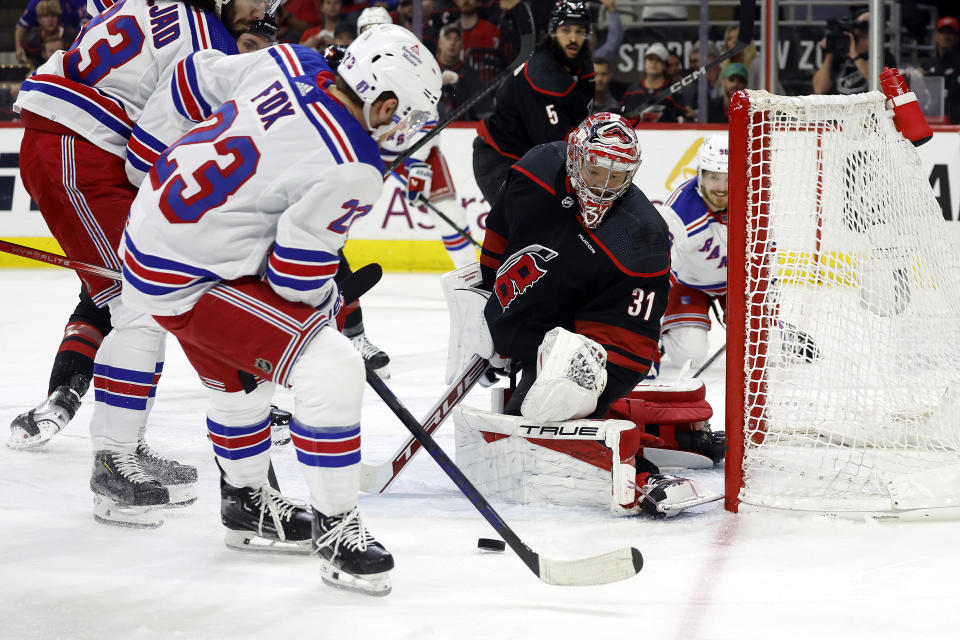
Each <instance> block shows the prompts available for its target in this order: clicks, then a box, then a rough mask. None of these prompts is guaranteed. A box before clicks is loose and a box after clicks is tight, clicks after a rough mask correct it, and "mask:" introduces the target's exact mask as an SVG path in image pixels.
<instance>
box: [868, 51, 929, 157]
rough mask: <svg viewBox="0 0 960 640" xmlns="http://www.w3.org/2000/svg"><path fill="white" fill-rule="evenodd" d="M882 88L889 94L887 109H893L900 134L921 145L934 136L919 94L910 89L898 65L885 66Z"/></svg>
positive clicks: (894, 122) (882, 74) (881, 76)
mask: <svg viewBox="0 0 960 640" xmlns="http://www.w3.org/2000/svg"><path fill="white" fill-rule="evenodd" d="M880 88H881V89H882V90H883V95H885V96H887V109H893V124H894V126H896V127H897V131H899V132H900V134H901V135H902V136H903V137H904V138H906V139H907V140H909V141H910V142H912V143H913V146H915V147H919V146H920V145H922V144H923V143H924V142H926V141H927V140H929V139H930V138H932V137H933V130H932V129H931V128H930V125H929V124H927V119H926V118H925V117H924V116H923V111H921V110H920V104H919V103H918V102H917V95H916V94H915V93H914V92H913V91H910V90H909V88H908V87H907V83H906V82H905V81H904V79H903V76H902V75H900V72H899V71H898V70H897V68H896V67H894V68H890V67H884V68H883V73H881V74H880Z"/></svg>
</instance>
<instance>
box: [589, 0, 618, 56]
mask: <svg viewBox="0 0 960 640" xmlns="http://www.w3.org/2000/svg"><path fill="white" fill-rule="evenodd" d="M600 2H601V3H602V4H603V6H605V7H606V8H607V39H606V40H604V41H603V44H602V45H599V46H598V47H596V48H595V49H594V50H593V57H594V58H604V59H606V60H613V59H614V58H616V57H617V49H619V48H620V43H621V42H623V23H622V22H621V21H620V14H619V13H617V3H616V0H600Z"/></svg>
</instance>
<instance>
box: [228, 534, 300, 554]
mask: <svg viewBox="0 0 960 640" xmlns="http://www.w3.org/2000/svg"><path fill="white" fill-rule="evenodd" d="M223 543H224V544H225V545H227V547H229V548H230V549H234V550H235V551H245V552H252V553H274V554H281V555H288V556H306V555H310V554H311V553H312V552H313V544H312V542H311V541H310V540H309V539H307V540H301V541H288V540H274V539H273V538H264V537H263V536H260V535H257V533H255V532H253V531H235V530H233V529H227V530H226V533H224V535H223Z"/></svg>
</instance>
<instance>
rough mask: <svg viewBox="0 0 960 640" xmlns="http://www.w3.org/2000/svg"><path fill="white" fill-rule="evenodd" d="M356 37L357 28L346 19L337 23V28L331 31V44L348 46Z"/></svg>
mask: <svg viewBox="0 0 960 640" xmlns="http://www.w3.org/2000/svg"><path fill="white" fill-rule="evenodd" d="M356 39H357V30H356V29H354V28H353V25H352V24H350V23H349V22H347V21H346V20H344V21H343V22H341V23H340V24H339V25H337V30H336V31H334V32H333V44H338V45H341V46H343V47H348V46H350V43H351V42H353V41H354V40H356Z"/></svg>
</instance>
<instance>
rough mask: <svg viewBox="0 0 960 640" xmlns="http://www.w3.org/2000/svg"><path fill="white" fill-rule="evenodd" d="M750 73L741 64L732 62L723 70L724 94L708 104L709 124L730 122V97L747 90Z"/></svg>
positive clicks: (722, 84) (722, 83)
mask: <svg viewBox="0 0 960 640" xmlns="http://www.w3.org/2000/svg"><path fill="white" fill-rule="evenodd" d="M749 75H750V73H749V72H748V71H747V68H746V67H745V66H743V65H742V64H740V63H739V62H732V63H730V64H728V65H727V68H726V69H724V70H723V79H722V80H721V81H720V82H721V86H722V88H723V93H722V95H720V96H715V97H713V98H710V100H709V101H708V102H707V122H730V116H729V111H730V96H732V95H733V94H734V92H736V91H740V90H741V89H746V88H747V77H748V76H749Z"/></svg>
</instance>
